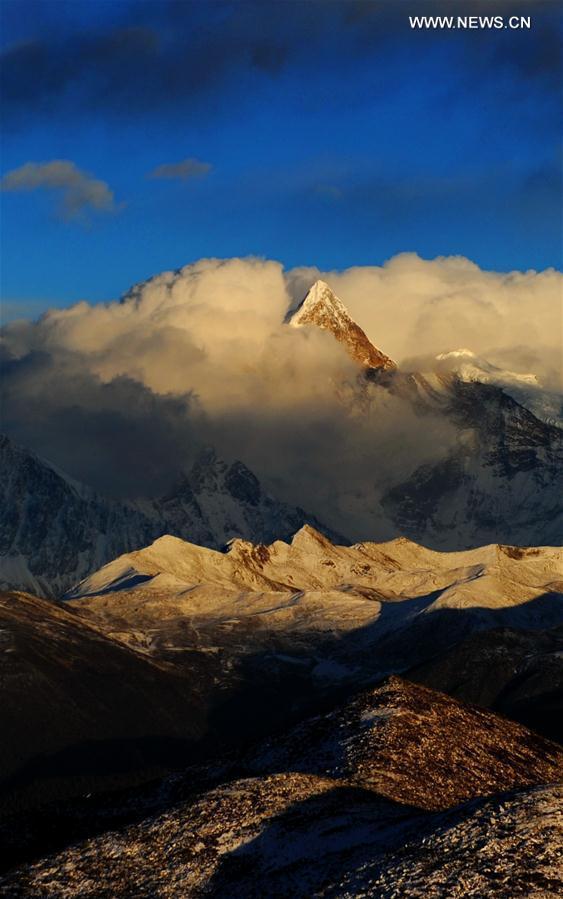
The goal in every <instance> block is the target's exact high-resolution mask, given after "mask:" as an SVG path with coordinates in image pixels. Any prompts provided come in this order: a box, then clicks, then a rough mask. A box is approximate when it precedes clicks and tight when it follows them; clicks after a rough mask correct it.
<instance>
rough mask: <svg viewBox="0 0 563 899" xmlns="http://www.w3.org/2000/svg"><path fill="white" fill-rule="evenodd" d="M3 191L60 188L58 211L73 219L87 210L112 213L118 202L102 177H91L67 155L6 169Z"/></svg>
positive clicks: (1, 186) (58, 189) (115, 209)
mask: <svg viewBox="0 0 563 899" xmlns="http://www.w3.org/2000/svg"><path fill="white" fill-rule="evenodd" d="M0 188H1V189H2V190H3V191H11V192H22V191H34V190H50V191H59V192H60V194H61V196H62V204H61V207H60V212H61V215H62V216H63V217H64V218H67V219H76V218H80V217H81V216H83V215H84V214H85V213H86V212H97V213H114V212H117V209H118V207H117V205H116V202H115V197H114V194H113V191H112V190H111V189H110V187H109V185H108V184H106V182H105V181H100V180H98V179H97V178H93V177H92V176H91V175H89V174H87V172H84V171H82V170H81V169H79V168H78V167H77V166H76V165H75V164H74V162H71V161H70V160H68V159H53V160H52V161H51V162H26V163H25V165H22V166H20V167H19V168H17V169H12V170H11V171H10V172H7V173H6V174H5V175H4V176H3V178H2V179H1V181H0Z"/></svg>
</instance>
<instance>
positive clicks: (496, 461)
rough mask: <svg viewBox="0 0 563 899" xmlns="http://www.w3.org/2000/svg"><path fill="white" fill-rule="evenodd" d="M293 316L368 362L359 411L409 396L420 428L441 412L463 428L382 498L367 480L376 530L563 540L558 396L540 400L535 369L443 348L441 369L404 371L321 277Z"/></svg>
mask: <svg viewBox="0 0 563 899" xmlns="http://www.w3.org/2000/svg"><path fill="white" fill-rule="evenodd" d="M286 321H288V322H289V324H290V325H294V326H302V325H310V326H316V327H319V328H321V329H323V330H328V331H330V332H331V333H332V334H333V335H334V337H335V338H336V339H337V340H338V341H339V342H340V343H342V344H343V345H344V347H345V348H346V350H347V352H348V354H349V355H350V357H351V358H352V359H354V360H355V361H356V362H357V363H358V364H359V366H361V377H360V378H359V379H358V381H357V383H356V384H347V389H346V390H344V391H343V393H342V402H343V403H345V404H346V406H347V407H348V408H350V409H353V410H354V411H355V414H357V415H362V416H363V415H366V414H372V415H373V416H374V420H375V421H377V414H378V405H379V404H380V403H382V402H383V404H384V405H386V406H388V405H389V402H391V403H392V402H393V400H395V401H396V402H397V409H398V414H399V413H400V414H404V410H403V411H402V412H401V410H400V404H401V403H404V402H407V403H408V404H409V406H410V407H411V409H412V410H413V412H414V413H415V415H416V416H418V418H419V420H420V429H421V430H424V429H425V428H426V427H427V423H426V421H425V420H429V419H430V421H431V426H432V427H433V426H434V424H435V422H436V421H437V420H438V421H439V420H443V421H444V422H445V423H447V424H448V425H449V426H453V428H454V429H455V430H454V435H455V442H454V445H453V447H452V448H451V449H449V450H448V451H447V452H446V453H445V454H444V456H443V457H442V459H441V460H440V461H438V462H431V463H428V464H425V465H423V466H420V467H419V468H417V469H415V470H414V471H413V472H412V473H411V474H410V475H409V476H408V477H407V478H406V479H403V480H402V481H399V482H397V483H395V484H392V485H390V486H389V487H387V488H386V490H385V492H384V493H383V495H382V496H376V495H375V494H373V493H372V492H371V491H370V488H369V483H368V484H367V485H366V491H365V496H364V497H363V512H362V514H363V516H364V517H373V520H374V531H375V529H376V527H379V528H381V524H382V522H383V521H385V519H387V526H388V529H391V528H393V529H395V531H396V532H398V533H399V534H403V535H405V536H408V537H410V538H411V539H413V540H416V541H418V542H422V543H425V544H426V545H429V546H432V547H434V548H436V549H446V550H447V549H459V548H466V547H468V546H478V545H483V544H485V543H488V542H492V543H496V542H500V543H512V544H516V545H522V546H530V545H545V544H561V543H562V542H563V504H562V503H561V501H560V497H561V496H563V431H562V430H561V428H559V427H557V426H556V425H555V424H553V423H550V422H551V420H552V419H554V418H555V419H556V420H557V415H555V414H554V410H555V406H556V405H557V403H556V398H555V399H554V398H553V397H551V398H549V397H547V398H546V397H545V396H544V397H543V399H542V396H543V394H542V396H540V393H541V391H539V393H538V392H537V391H536V390H535V388H536V387H538V385H537V384H534V378H533V376H532V375H528V376H518V375H516V374H513V373H510V372H503V371H502V370H500V369H496V368H495V366H491V365H490V364H489V363H487V362H486V361H485V360H479V359H477V357H475V356H473V354H471V353H470V351H468V350H462V351H454V352H453V353H443V354H441V356H440V357H438V359H437V360H436V362H435V370H434V371H430V372H411V373H409V372H403V371H401V370H399V369H398V368H397V366H396V365H395V363H394V362H392V360H390V359H389V358H388V357H387V356H385V355H384V354H383V353H381V351H380V350H377V349H375V348H374V347H373V345H372V344H371V343H370V341H369V339H368V338H367V336H366V335H365V334H364V332H363V331H362V330H361V329H360V328H359V327H358V326H357V325H356V324H355V322H354V321H353V320H352V319H351V317H350V315H349V313H348V312H347V310H346V309H345V308H344V306H343V305H342V303H341V301H340V300H339V299H338V298H337V297H336V296H335V295H334V294H333V292H332V291H331V290H330V288H329V287H328V285H327V284H325V283H324V282H322V281H318V282H317V283H316V284H314V285H313V287H312V288H311V290H310V291H309V293H308V294H307V296H306V297H305V299H304V301H303V302H302V304H301V306H299V307H298V309H297V310H296V311H295V312H293V313H292V314H290V315H289V316H288V318H287V319H286ZM382 375H384V377H382ZM538 389H539V387H538ZM382 391H383V392H384V394H385V397H386V398H385V400H384V399H383V394H382ZM522 391H524V392H523V393H522ZM532 395H533V397H535V400H534V402H531V401H529V400H530V396H532ZM519 398H521V399H522V400H523V404H521V403H520V402H518V399H519ZM536 401H537V402H536ZM538 403H539V406H538ZM554 403H555V405H554ZM546 404H547V405H546ZM534 410H536V411H538V414H539V415H540V417H537V416H536V415H535V414H534ZM544 419H548V420H549V421H548V420H544ZM436 455H437V457H438V458H439V457H440V452H439V447H437V453H436ZM373 464H374V466H377V464H378V454H377V451H374V463H373ZM389 526H390V527H389Z"/></svg>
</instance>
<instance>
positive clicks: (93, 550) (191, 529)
mask: <svg viewBox="0 0 563 899" xmlns="http://www.w3.org/2000/svg"><path fill="white" fill-rule="evenodd" d="M286 324H287V326H288V327H289V328H320V329H321V330H324V331H328V332H329V333H330V334H332V336H333V337H334V338H335V339H336V340H338V341H339V342H340V343H341V344H342V345H343V346H344V348H345V349H346V351H347V353H348V354H349V356H350V357H351V358H352V359H353V360H354V363H355V364H356V365H357V377H356V380H355V381H353V382H352V383H350V382H349V381H348V382H347V384H346V385H341V386H339V385H337V384H332V385H328V386H327V389H329V390H332V391H335V393H336V395H337V396H340V397H341V402H342V403H344V404H345V405H346V406H348V407H350V409H353V410H354V414H357V415H360V416H361V415H372V416H373V418H374V421H375V422H377V415H378V408H379V406H378V404H379V403H380V402H381V399H382V397H383V401H384V402H385V403H386V404H389V403H391V404H392V403H394V402H397V403H403V404H404V403H406V404H407V405H408V407H409V408H410V409H411V410H412V411H413V413H414V415H415V416H416V418H417V420H418V421H419V428H420V429H421V430H422V431H424V430H425V428H426V427H427V421H428V422H431V421H435V420H440V421H443V422H444V423H446V424H447V426H448V427H449V428H451V429H453V433H454V434H455V440H454V442H453V445H451V446H450V447H449V448H447V447H445V448H444V451H443V452H442V453H439V454H438V457H437V458H438V460H437V461H433V462H431V463H428V464H424V465H422V466H419V467H418V468H415V470H413V471H411V472H410V473H408V474H407V475H406V477H403V479H401V480H400V481H399V482H396V483H393V484H390V485H388V487H387V488H386V489H385V491H384V492H383V494H381V495H379V494H378V493H377V492H376V491H375V489H373V488H372V487H371V486H370V484H369V482H368V483H366V485H365V489H364V491H363V493H362V496H361V497H358V498H357V499H356V502H357V503H358V504H359V506H360V507H361V508H362V510H363V512H364V515H363V518H364V519H365V520H371V521H373V530H374V533H375V532H381V530H382V529H383V530H384V531H385V532H387V533H391V534H393V533H394V534H396V535H403V536H407V537H409V538H411V539H413V540H415V541H417V542H420V543H423V544H425V545H427V546H430V547H433V548H435V549H443V550H452V549H462V548H467V547H471V546H479V545H483V544H487V543H494V542H501V543H506V544H516V545H522V546H530V545H549V544H551V545H559V544H560V543H561V541H562V536H563V507H562V504H561V501H560V497H561V496H562V495H563V441H562V435H563V432H562V431H561V429H560V428H558V427H557V426H556V425H555V424H554V423H550V421H549V420H543V419H542V418H541V417H538V415H539V412H538V409H541V408H544V407H542V402H541V397H542V393H541V390H540V389H539V386H538V385H537V384H536V383H532V381H531V380H530V379H531V378H532V377H533V376H526V377H524V376H518V375H514V376H512V375H511V374H510V373H507V372H503V371H501V370H498V369H495V367H494V366H491V365H490V364H488V363H486V361H484V360H477V359H476V357H475V358H473V357H472V356H470V355H469V351H467V350H463V351H454V356H455V364H453V366H452V359H451V358H449V359H445V358H441V359H440V360H439V363H440V364H437V367H436V368H435V370H433V371H430V372H409V371H402V370H401V369H400V368H399V367H398V366H397V364H396V363H395V362H394V361H393V360H392V359H390V357H389V356H387V355H386V354H385V353H384V352H382V351H381V350H379V349H378V348H377V347H375V346H374V345H373V344H372V343H371V341H370V340H369V339H368V337H367V335H366V334H365V332H364V331H363V330H362V329H361V328H360V327H359V326H358V325H357V324H356V322H354V320H353V319H352V318H351V316H350V315H349V313H348V311H347V310H346V308H345V307H344V305H343V304H342V302H341V301H340V300H339V299H338V297H336V296H335V294H334V293H333V291H332V290H331V289H330V287H329V286H328V285H327V284H326V283H325V282H323V281H317V282H316V283H315V284H314V285H313V286H312V287H311V289H310V290H309V291H308V293H307V294H306V296H305V297H304V299H303V300H302V302H301V303H300V304H299V306H298V307H297V308H296V309H293V310H291V311H290V312H289V313H288V315H287V317H286ZM456 353H457V354H458V355H456ZM460 353H461V355H459V354H460ZM448 355H449V356H450V357H451V356H452V354H451V353H450V354H447V353H446V354H442V357H446V356H448ZM468 359H469V360H470V363H468ZM459 360H461V363H460V364H458V363H459ZM440 365H442V366H444V365H445V369H444V368H443V367H442V368H441V367H440ZM468 365H469V368H468ZM499 372H500V373H499ZM522 385H524V386H527V387H531V388H533V392H534V397H535V400H534V403H531V404H530V403H528V402H526V401H525V398H523V397H522V395H521V393H518V390H517V389H516V388H518V389H520V388H521V387H522ZM518 397H520V399H522V402H519V401H518ZM548 399H549V398H548ZM545 402H546V404H547V405H545V404H544V406H545V409H547V410H548V411H552V404H551V405H550V403H551V400H549V402H548V400H547V399H546V401H545ZM534 409H535V411H536V412H538V415H536V414H534V411H532V410H534ZM552 417H553V416H551V415H546V419H551V418H552ZM0 454H1V462H2V479H1V481H0V499H1V501H2V513H1V515H0V584H2V585H4V586H5V587H8V588H16V589H23V590H28V591H31V592H32V593H35V594H37V595H42V596H61V595H62V594H63V593H65V592H66V591H67V590H68V589H69V588H71V587H72V586H73V585H74V584H76V583H77V582H78V581H79V580H81V579H82V578H83V577H85V576H87V575H88V574H89V573H91V572H93V571H95V570H96V569H97V568H99V567H100V565H102V564H104V563H105V562H108V561H110V560H111V559H114V558H115V557H117V556H119V555H121V554H122V553H124V552H127V551H129V550H133V549H138V548H139V547H142V546H144V545H146V544H148V543H150V542H151V541H152V540H154V539H155V538H157V537H159V536H162V535H164V534H170V535H173V536H177V537H180V538H183V539H187V540H190V541H191V542H194V543H199V544H201V545H203V546H208V547H214V548H219V547H221V546H223V545H224V544H226V543H227V542H228V541H229V540H230V539H232V538H236V537H238V538H243V539H247V540H251V541H254V542H259V543H268V542H271V541H273V540H275V539H276V538H280V539H285V538H288V537H289V536H290V535H292V534H293V533H294V532H295V531H297V530H298V529H299V528H300V527H301V526H302V525H303V524H305V523H309V524H311V525H313V526H314V527H315V528H316V529H318V530H320V531H322V532H324V533H325V534H327V535H328V536H331V537H333V538H335V539H337V540H338V541H339V542H346V541H347V539H349V535H347V534H346V533H342V532H343V531H345V528H344V527H342V526H341V523H340V524H339V522H338V521H334V520H331V522H330V526H327V524H323V522H322V520H319V517H316V514H315V513H316V512H317V511H318V510H316V509H315V508H314V507H313V508H309V509H308V510H306V511H305V510H303V509H301V508H299V507H296V506H294V505H291V504H290V503H287V502H285V501H283V500H282V499H279V498H276V497H275V496H273V495H272V494H271V491H270V490H269V489H267V488H265V487H264V485H263V484H262V483H261V482H260V480H259V478H258V477H256V475H255V474H254V473H253V472H252V471H251V470H250V469H249V468H248V467H247V466H246V465H245V464H244V462H242V461H224V460H223V459H221V457H220V455H219V454H218V453H217V452H216V451H215V450H214V449H211V448H210V449H207V450H204V451H203V452H202V453H201V454H200V455H199V457H198V458H197V460H196V462H195V463H194V464H193V465H192V466H191V467H189V468H187V470H186V472H185V474H184V475H183V477H182V478H181V479H180V481H179V482H177V483H175V484H174V485H172V486H171V488H170V489H169V490H168V491H167V493H166V494H165V495H164V496H161V497H158V498H156V499H143V500H139V499H135V498H132V499H130V500H125V501H124V500H116V499H114V498H111V497H104V496H101V495H100V494H99V493H97V492H96V491H94V490H93V489H91V488H90V487H89V486H87V485H83V484H79V483H77V482H76V481H75V480H73V479H72V478H70V477H68V476H67V475H66V474H64V472H61V471H60V470H59V469H58V468H57V467H56V466H53V465H52V464H50V463H49V462H47V461H45V460H43V459H41V458H39V457H38V456H37V455H35V454H34V453H32V452H30V451H28V450H26V449H25V448H23V447H20V446H18V445H17V444H15V443H14V442H13V441H12V440H10V439H9V438H8V437H3V438H2V439H1V441H0ZM373 466H374V470H375V469H376V468H377V466H378V447H377V446H376V445H375V446H374V448H373ZM309 499H310V503H309V505H312V506H314V505H315V501H314V497H309ZM320 518H321V519H322V515H321V516H320ZM366 536H369V535H366Z"/></svg>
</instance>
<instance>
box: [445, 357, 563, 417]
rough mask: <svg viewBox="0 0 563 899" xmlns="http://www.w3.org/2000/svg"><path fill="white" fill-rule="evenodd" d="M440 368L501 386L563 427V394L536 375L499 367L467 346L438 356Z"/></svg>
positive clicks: (526, 405)
mask: <svg viewBox="0 0 563 899" xmlns="http://www.w3.org/2000/svg"><path fill="white" fill-rule="evenodd" d="M436 364H437V371H438V372H444V371H446V372H453V373H454V374H455V375H456V376H457V377H458V378H459V379H460V380H461V381H466V382H471V381H474V382H479V383H481V384H492V385H493V386H495V387H500V388H501V390H503V391H504V393H505V394H508V396H511V397H512V398H513V399H515V400H516V402H517V403H519V404H520V405H521V406H524V408H525V409H528V410H529V411H530V412H532V413H533V414H534V415H535V416H536V418H538V419H539V420H540V421H544V422H547V423H548V424H554V425H556V426H557V427H563V397H562V396H561V393H557V392H554V391H550V390H546V389H545V388H544V386H543V385H542V384H541V382H540V381H539V380H538V378H537V377H536V375H534V374H531V373H522V372H515V371H510V370H509V369H505V368H500V366H498V365H494V364H493V363H492V362H489V360H488V359H484V358H483V357H482V356H478V355H477V354H476V353H474V352H472V351H471V350H469V349H467V348H465V347H464V348H461V349H457V350H450V351H449V352H447V353H440V354H439V355H438V356H436Z"/></svg>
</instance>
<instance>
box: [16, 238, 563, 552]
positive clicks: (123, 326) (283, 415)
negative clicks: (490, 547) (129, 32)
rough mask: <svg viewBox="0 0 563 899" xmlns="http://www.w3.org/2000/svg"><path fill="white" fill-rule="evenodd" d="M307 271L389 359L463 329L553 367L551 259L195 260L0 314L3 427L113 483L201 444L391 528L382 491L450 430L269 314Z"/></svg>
mask: <svg viewBox="0 0 563 899" xmlns="http://www.w3.org/2000/svg"><path fill="white" fill-rule="evenodd" d="M319 276H322V277H323V278H324V279H325V280H327V281H328V283H329V284H330V285H331V286H332V287H333V288H334V289H335V290H336V292H337V293H338V294H339V295H340V297H341V299H342V300H343V302H345V304H346V305H347V306H348V308H349V309H350V311H351V313H352V314H353V316H354V317H355V318H356V320H357V321H358V322H359V324H360V325H362V327H364V328H365V330H366V331H367V333H368V334H369V336H370V337H371V339H372V340H373V342H374V343H375V344H376V345H377V346H379V347H380V348H381V349H382V350H384V351H385V352H387V353H388V354H389V355H391V356H393V357H394V358H395V359H397V360H398V361H401V360H405V359H407V362H408V359H409V357H410V358H411V359H412V357H413V356H414V355H415V354H416V355H417V356H419V357H420V356H421V355H422V354H424V355H425V357H426V362H425V364H426V365H429V366H432V365H433V362H432V357H433V356H435V355H436V354H437V353H440V352H443V351H444V350H450V349H455V348H458V347H462V346H463V347H465V346H467V347H469V348H470V349H472V350H474V351H475V352H476V353H478V354H480V355H484V356H487V355H488V354H489V353H492V355H493V358H492V361H493V362H494V361H495V358H496V359H498V360H499V364H502V367H503V368H510V367H512V368H513V370H517V371H519V370H526V369H527V368H528V367H529V366H530V365H533V367H534V371H536V372H537V373H538V374H540V375H541V376H542V377H544V378H547V379H549V378H551V379H552V380H553V381H554V382H555V380H556V377H557V358H558V353H559V352H560V320H559V316H560V291H561V287H562V283H563V276H562V275H561V274H560V273H558V272H555V271H553V270H548V271H545V272H540V273H538V272H533V271H531V272H510V273H499V272H488V271H483V270H482V269H480V268H479V267H478V266H477V265H475V264H474V263H473V262H471V261H470V260H468V259H465V258H463V257H448V258H437V259H434V260H431V261H428V260H423V259H421V258H420V257H418V256H417V255H416V254H412V253H404V254H401V255H399V256H396V257H394V258H393V259H391V260H389V262H388V263H386V264H385V265H383V266H365V267H356V268H351V269H347V270H345V271H340V272H339V271H329V272H320V271H319V270H318V269H316V268H297V269H293V270H291V271H284V269H283V267H282V266H281V265H280V264H279V263H278V262H275V261H271V260H265V259H256V258H247V259H237V258H235V259H225V260H220V259H202V260H199V261H198V262H195V263H192V264H190V265H187V266H185V267H184V268H182V269H180V270H178V271H175V272H163V273H162V274H159V275H157V276H156V277H154V278H151V279H150V280H148V281H145V282H143V283H140V284H137V285H135V286H134V287H133V288H132V289H131V290H130V291H129V292H128V293H127V294H126V295H125V296H124V297H122V298H121V300H120V301H115V302H111V303H105V304H98V305H90V304H88V303H85V302H82V303H78V304H76V305H75V306H73V307H71V308H65V309H52V310H51V311H49V312H48V313H46V314H45V315H44V316H43V317H42V318H41V319H39V320H38V321H37V322H29V321H17V322H12V323H11V324H8V325H7V326H6V327H5V328H4V330H3V345H4V353H5V359H6V363H5V370H4V374H3V376H2V387H3V389H4V390H5V391H6V394H7V396H8V397H9V405H6V406H5V408H6V410H7V412H6V413H5V415H4V419H5V422H6V424H5V427H6V428H8V429H9V433H11V434H12V435H13V436H14V437H16V438H17V439H18V440H19V441H20V442H22V443H24V444H27V445H29V446H31V448H32V449H34V450H35V451H37V452H39V453H42V454H43V455H45V456H47V457H48V458H51V459H53V461H55V462H56V463H58V464H59V465H60V466H61V467H62V468H66V469H70V470H71V473H72V474H73V475H74V476H75V477H78V478H82V479H85V480H89V481H92V482H95V484H96V486H97V487H98V488H99V489H106V490H108V491H110V492H114V493H119V494H120V495H124V494H125V495H134V494H135V493H139V492H145V493H147V492H150V493H155V492H159V491H163V490H164V489H166V488H167V487H169V486H172V485H173V483H174V481H175V480H176V479H177V477H178V476H179V474H180V473H181V471H182V470H184V469H185V468H187V467H189V465H190V462H191V460H192V459H193V455H194V452H195V451H196V450H197V448H198V447H199V446H201V445H202V444H212V445H214V446H216V448H217V450H218V452H219V454H220V455H223V456H224V457H225V458H227V459H228V460H232V459H234V458H240V459H242V460H243V461H245V462H246V463H247V464H248V465H250V467H251V468H253V469H254V470H255V471H256V473H257V474H258V475H259V476H260V478H261V479H262V480H263V482H264V483H265V485H266V486H268V487H270V489H271V490H272V491H273V492H275V493H276V494H277V495H278V496H280V497H282V498H284V499H286V500H287V501H290V502H293V503H295V504H299V505H301V506H303V507H304V508H307V509H308V510H310V511H311V512H313V513H314V514H316V515H317V516H318V517H319V518H320V519H321V520H323V521H325V522H326V523H327V524H329V525H331V526H332V527H333V528H335V530H339V531H340V532H344V533H346V534H347V535H349V536H350V537H352V538H354V539H363V538H373V539H386V538H388V537H391V536H393V535H394V534H393V533H392V532H390V531H389V530H386V528H388V525H385V523H382V517H381V515H380V513H379V512H378V503H379V498H380V497H381V495H382V493H383V492H384V491H385V490H386V489H388V488H389V487H390V486H392V485H393V484H396V483H397V482H399V481H402V480H404V479H405V478H406V477H408V476H409V475H410V474H411V473H412V471H413V470H414V469H415V468H417V467H418V465H421V464H425V463H428V462H435V461H438V460H439V459H441V458H443V457H444V455H445V454H446V453H447V452H448V450H449V448H450V447H451V446H452V445H453V443H454V441H455V439H456V434H455V432H454V431H453V429H452V428H451V426H450V425H449V424H448V423H447V422H446V421H444V419H443V418H439V417H436V418H432V417H429V418H424V419H420V418H419V417H418V416H417V415H416V414H414V412H413V410H412V408H411V407H410V406H409V404H408V403H407V402H406V401H404V400H401V399H400V398H397V397H391V396H390V395H389V393H388V392H387V391H385V390H384V389H382V388H380V387H377V386H376V385H363V387H362V390H361V391H360V388H359V384H358V381H357V368H356V366H355V365H354V364H353V363H352V362H351V360H350V359H349V358H348V357H347V355H346V353H345V351H344V350H343V348H342V347H341V345H340V344H338V343H337V342H336V341H334V340H333V338H332V337H331V336H330V335H329V334H327V333H325V332H321V331H318V330H315V329H308V328H303V329H296V328H289V327H287V326H285V325H283V324H282V322H283V319H284V316H285V313H286V311H287V309H288V307H289V306H290V305H291V304H292V303H294V302H295V301H296V300H298V299H301V298H302V296H303V295H304V293H305V292H306V291H307V289H308V287H309V286H310V285H311V284H312V282H313V281H314V280H315V279H316V278H317V277H319ZM523 347H526V350H523ZM132 446H134V447H135V453H137V452H138V453H139V459H138V461H137V462H135V464H132V461H131V455H132V454H131V447H132Z"/></svg>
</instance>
